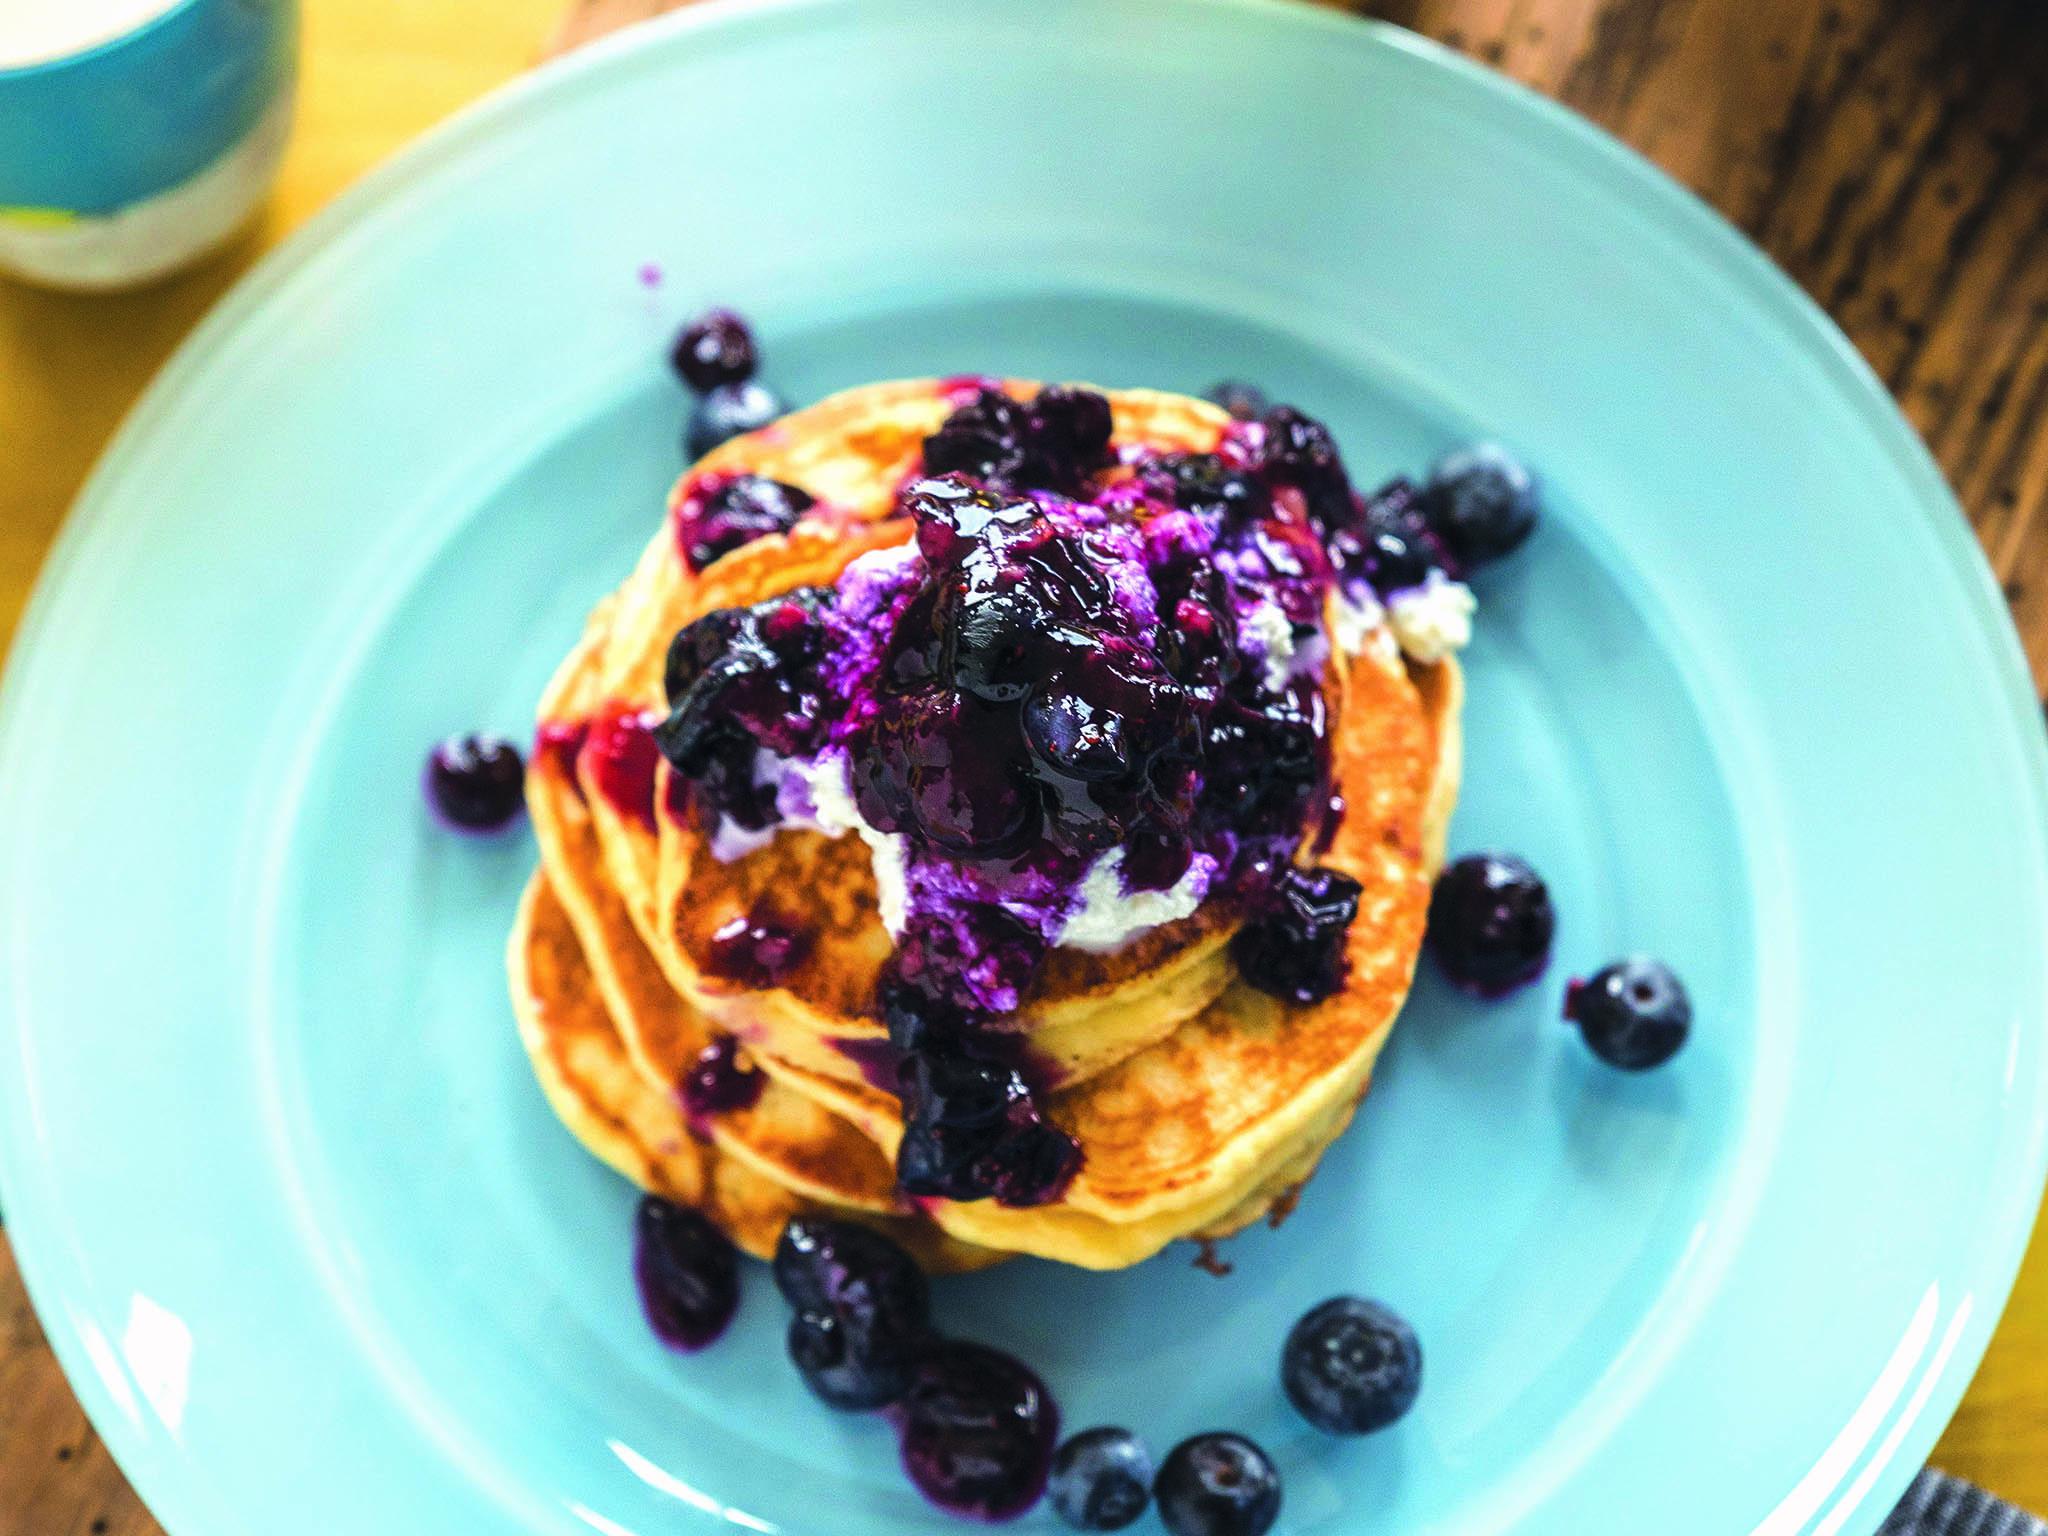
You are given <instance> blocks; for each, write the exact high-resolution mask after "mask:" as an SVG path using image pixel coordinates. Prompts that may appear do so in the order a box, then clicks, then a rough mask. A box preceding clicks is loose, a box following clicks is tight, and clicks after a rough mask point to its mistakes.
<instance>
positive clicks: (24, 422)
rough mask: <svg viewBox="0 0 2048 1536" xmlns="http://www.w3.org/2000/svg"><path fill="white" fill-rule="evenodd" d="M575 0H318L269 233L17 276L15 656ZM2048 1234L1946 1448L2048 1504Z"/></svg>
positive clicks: (6, 544) (2, 601)
mask: <svg viewBox="0 0 2048 1536" xmlns="http://www.w3.org/2000/svg"><path fill="white" fill-rule="evenodd" d="M566 3H567V0H305V7H306V15H305V47H304V62H303V75H302V84H301V93H300V107H299V121H298V126H297V129H296V131H295V133H294V135H293V139H292V143H291V148H290V150H289V153H288V154H287V156H286V159H285V164H284V170H283V175H282V177H281V180H280V182H279V186H278V190H277V194H276V196H275V198H274V199H273V201H272V203H271V205H270V206H269V208H268V209H267V210H266V212H265V213H264V215H263V216H262V219H261V221H260V223H259V224H258V225H257V227H256V228H255V230H254V231H253V232H252V233H251V234H250V235H249V236H248V237H247V238H245V239H244V240H242V241H241V242H240V243H239V244H237V245H236V246H235V247H234V248H233V249H231V250H229V251H227V252H225V253H223V254H222V255H221V256H219V257H217V258H215V259H214V260H212V261H211V262H209V263H208V264H207V265H206V266H205V267H203V268H201V269H200V270H198V271H196V272H193V273H191V274H189V275H187V276H184V277H181V278H178V279H175V280H173V281H170V282H168V283H165V284H162V285H160V286H158V287H156V288H153V289H151V290H148V291H146V292H143V293H139V294H130V295H124V296H120V297H114V298H73V297H65V296H61V295H56V294H47V293H40V292H35V291H32V290H29V289H25V288H19V287H15V286H12V285H9V284H8V283H6V282H5V281H4V280H0V648H4V645H5V642H6V640H7V639H8V638H9V637H11V635H12V634H13V630H14V626H15V623H16V621H17V619H18V618H19V616H20V612H21V608H22V605H23V604H24V603H25V602H26V601H27V597H28V592H29V588H30V586H31V584H32V583H33V581H34V577H35V572H36V569H37V567H38V565H39V564H40V563H41V560H42V556H43V553H44V551H45V549H46V548H47V547H48V544H49V541H50V539H51V537H52V535H53V534H54V533H55V532H56V529H57V524H58V522H59V520H60V519H61V517H62V515H63V512H64V509H65V508H66V506H67V505H68V504H69V503H70V501H71V498H72V497H73V495H74V494H75V493H76V491H77V489H78V486H79V484H80V483H81V482H82V481H83V480H84V478H85V475H86V472H87V471H88V470H89V469H90V468H91V465H92V462H93V460H94V458H95V457H96V456H97V455H98V453H99V451H100V449H101V448H102V447H103V446H104V445H105V443H106V440H107V438H108V436H109V434H110V433H112V431H113V430H114V428H115V426H116V425H117V424H118V423H119V421H120V419H121V416H122V415H123V413H125V412H126V411H127V409H128V407H129V406H130V405H131V404H132V403H133V401H134V399H135V397H136V395H137V394H138V393H139V392H140V391H141V389H142V387H143V385H144V384H145V383H146V382H147V381H148V379H149V377H150V375H151V374H153V373H154V372H155V370H156V368H157V367H158V365H159V364H161V363H162V362H163V360H164V359H165V357H167V356H168V355H169V354H170V352H171V350H172V348H174V347H175V346H176V345H177V343H178V341H179V339H180V338H181V337H182V336H183V335H184V334H185V332H186V331H187V330H188V329H190V327H191V325H192V323H193V322H194V321H195V320H196V319H197V318H198V317H199V316H200V315H201V314H202V313H204V311H205V310H206V308H207V306H208V305H210V304H211V303H212V302H213V301H214V300H215V299H216V298H217V297H218V296H219V295H220V293H221V292H222V290H224V289H225V288H226V287H227V286H228V284H229V283H231V282H232V281H233V280H234V278H235V277H236V276H237V275H239V273H240V272H241V271H242V270H243V269H244V268H246V267H247V266H248V265H249V263H250V262H251V261H252V260H254V259H255V257H256V256H258V255H260V254H261V253H262V251H264V250H265V249H267V248H268V247H270V246H271V245H274V244H275V243H276V242H277V241H278V240H280V239H281V238H283V236H284V235H285V234H286V233H288V232H289V231H290V230H291V229H293V228H294V227H296V226H297V225H298V224H299V222H300V221H301V220H303V219H304V218H305V217H306V216H307V215H308V214H310V213H311V212H312V211H313V210H314V209H316V208H318V207H320V206H321V205H322V204H324V203H325V202H326V201H327V200H328V199H329V198H330V197H332V196H333V195H334V193H335V192H337V191H339V190H340V189H341V188H342V187H343V186H345V185H347V184H348V183H349V182H350V181H352V180H354V179H355V178H356V177H357V176H358V175H359V174H361V172H362V171H364V170H365V169H367V168H368V167H369V166H371V165H373V164H375V163H376V162H377V161H379V160H382V159H383V158H384V157H385V156H386V155H388V154H389V153H390V152H391V151H393V150H394V149H396V148H398V147H399V146H400V145H401V144H404V143H405V142H406V141H407V140H409V139H411V138H413V137H414V136H415V135H417V134H418V133H419V132H420V131H421V130H422V129H424V128H426V127H427V126H428V125H429V124H431V123H433V122H435V121H437V120H438V119H440V118H442V117H445V116H446V115H447V114H448V113H449V112H451V111H453V110H454V109H455V108H457V107H459V106H461V105H462V104H463V103H465V102H467V101H470V100H471V99H473V98H475V97H476V96H479V95H481V94H482V93H483V92H484V91H486V90H488V89H489V88H490V87H492V86H494V85H496V84H498V83H499V82H501V81H503V80H505V79H507V78H509V77H511V76H512V75H514V74H517V73H518V72H519V71H520V70H522V69H524V68H526V67H527V66H529V65H530V64H532V63H533V62H534V61H535V60H537V59H538V58H539V57H540V56H541V54H542V52H543V49H544V47H545V45H546V42H547V40H548V38H549V37H550V35H551V34H552V32H553V30H554V28H555V26H556V24H557V22H558V21H559V20H560V18H561V15H562V13H563V11H564V9H565V7H566ZM2044 1372H2048V1232H2044V1233H2043V1234H2042V1235H2041V1236H2039V1237H2037V1240H2036V1242H2035V1244H2034V1250H2033V1254H2032V1256H2031V1258H2030V1261H2029V1264H2028V1266H2027V1270H2026V1273H2025V1274H2024V1275H2023V1276H2022V1279H2021V1284H2020V1289H2019V1291H2018V1292H2017V1294H2016V1295H2015V1298H2014V1302H2013V1305H2012V1307H2011V1309H2010V1311H2009V1312H2008V1314H2007V1316H2006V1319H2005V1322H2004V1324H2003V1325H2002V1327H2001V1328H2000V1330H1999V1334H1998V1338H1997V1340H1996V1341H1995V1342H1994V1344H1993V1346H1992V1350H1991V1354H1990V1356H1989V1357H1988V1358H1987V1360H1986V1362H1985V1365H1984V1367H1983V1369H1982V1370H1981V1371H1980V1373H1979V1375H1978V1378H1977V1380H1976V1382H1975V1383H1974V1385H1973V1386H1972V1388H1971V1391H1970V1396H1969V1398H1968V1399H1966V1400H1965V1403H1964V1405H1963V1410H1962V1412H1961V1414H1959V1416H1958V1419H1957V1422H1956V1424H1955V1426H1954V1427H1953V1428H1952V1429H1951V1431H1950V1433H1949V1436H1948V1437H1947V1439H1945V1440H1944V1441H1943V1444H1942V1447H1941V1450H1940V1452H1939V1453H1938V1454H1937V1456H1936V1462H1937V1464H1938V1465H1941V1466H1944V1467H1946V1468H1948V1469H1950V1470H1952V1471H1955V1472H1958V1473H1961V1474H1963V1475H1965V1476H1969V1477H1974V1478H1976V1479H1977V1480H1978V1481H1980V1482H1983V1483H1985V1484H1986V1485H1988V1486H1990V1487H1991V1488H1993V1489H1994V1490H1995V1491H1998V1492H2000V1493H2003V1494H2005V1495H2006V1496H2007V1497H2009V1498H2014V1499H2017V1500H2020V1501H2022V1502H2025V1503H2030V1504H2031V1505H2032V1506H2033V1507H2035V1508H2037V1509H2043V1508H2048V1430H2044V1428H2043V1426H2042V1425H2041V1424H2040V1423H2039V1422H2038V1421H2037V1420H2036V1418H2035V1415H2037V1414H2038V1412H2039V1410H2040V1392H2039V1389H2038V1382H2039V1380H2040V1379H2041V1377H2042V1375H2043V1373H2044Z"/></svg>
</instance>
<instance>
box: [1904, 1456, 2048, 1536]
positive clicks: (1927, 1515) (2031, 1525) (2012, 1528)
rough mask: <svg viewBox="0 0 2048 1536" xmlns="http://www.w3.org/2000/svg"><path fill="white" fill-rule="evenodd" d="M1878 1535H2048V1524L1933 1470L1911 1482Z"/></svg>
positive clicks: (1973, 1486)
mask: <svg viewBox="0 0 2048 1536" xmlns="http://www.w3.org/2000/svg"><path fill="white" fill-rule="evenodd" d="M1878 1536H2048V1521H2043V1520H2037V1519H2035V1518H2034V1517H2033V1516H2032V1515H2030V1514H2028V1513H2027V1512H2026V1511H2025V1510H2023V1509H2016V1508H2014V1507H2013V1506H2012V1505H2010V1504H2008V1503H2006V1502H2005V1501H2004V1500H2002V1499H1994V1498H1993V1497H1992V1496H1991V1495H1990V1494H1988V1493H1986V1492H1985V1491H1984V1490H1983V1489H1982V1488H1979V1487H1977V1486H1976V1485H1975V1484H1974V1483H1966V1482H1964V1481H1963V1480H1962V1479H1961V1478H1959V1477H1950V1476H1949V1475H1948V1474H1947V1473H1946V1472H1937V1471H1935V1470H1934V1469H1933V1468H1932V1467H1929V1468H1928V1469H1927V1470H1926V1471H1925V1472H1922V1473H1921V1474H1920V1475H1919V1476H1918V1477H1916V1478H1914V1479H1913V1486H1912V1487H1911V1488H1908V1489H1907V1490H1906V1496H1905V1497H1904V1498H1903V1499H1901V1500H1899V1507H1898V1508H1897V1509H1895V1510H1893V1511H1892V1513H1891V1518H1890V1519H1888V1520H1886V1521H1885V1523H1884V1528H1883V1529H1882V1530H1880V1531H1879V1532H1878Z"/></svg>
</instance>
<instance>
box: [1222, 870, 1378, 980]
mask: <svg viewBox="0 0 2048 1536" xmlns="http://www.w3.org/2000/svg"><path fill="white" fill-rule="evenodd" d="M1358 893H1359V885H1358V882H1357V881H1356V880H1354V879H1352V878H1351V877H1350V876H1349V875H1346V874H1342V873H1340V872H1339V871H1337V870H1334V869H1326V868H1320V867H1319V868H1316V869H1299V868H1296V867H1295V866H1293V865H1289V866H1287V867H1286V868H1285V869H1283V870H1281V871H1280V876H1279V879H1278V880H1277V882H1276V883H1275V886H1274V889H1273V893H1272V897H1271V905H1270V907H1269V909H1268V910H1267V911H1265V912H1263V913H1261V914H1259V915H1257V916H1255V917H1254V918H1253V919H1252V920H1251V921H1250V922H1248V923H1246V924H1245V925H1244V927H1242V928H1240V929H1239V930H1238V931H1237V934H1236V936H1235V937H1234V938H1232V940H1231V942H1230V955H1231V958H1232V959H1233V960H1235V961H1236V962H1237V968H1238V972H1239V973H1240V974H1241V975H1242V976H1243V977H1244V979H1245V980H1246V981H1248V982H1250V983H1251V985H1253V986H1254V987H1257V988H1258V989H1259V990H1260V991H1261V992H1265V993H1268V994H1270V995H1271V996H1273V997H1277V998H1279V999H1280V1000H1281V1001H1282V1002H1286V1003H1300V1004H1307V1003H1316V1002H1321V1001H1322V1000H1323V999H1324V998H1326V997H1329V996H1331V995H1332V994H1334V993H1335V992H1336V991H1337V990H1338V989H1339V988H1341V987H1342V986H1343V985H1344V936H1345V934H1346V933H1348V932H1349V931H1350V928H1351V922H1352V919H1353V918H1355V917H1357V916H1358Z"/></svg>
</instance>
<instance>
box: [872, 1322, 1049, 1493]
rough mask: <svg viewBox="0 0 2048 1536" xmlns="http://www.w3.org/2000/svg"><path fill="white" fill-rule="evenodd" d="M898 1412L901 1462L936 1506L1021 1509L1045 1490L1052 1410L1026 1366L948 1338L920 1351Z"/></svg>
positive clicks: (977, 1345) (1005, 1356) (1047, 1396)
mask: <svg viewBox="0 0 2048 1536" xmlns="http://www.w3.org/2000/svg"><path fill="white" fill-rule="evenodd" d="M901 1413H902V1434H903V1440H902V1455H903V1469H904V1471H905V1472H907V1473H909V1475H910V1480H911V1481H912V1482H913V1483H915V1484H916V1485H917V1487H918V1489H919V1491H920V1492H922V1493H923V1494H924V1495H925V1497H926V1498H928V1499H930V1500H931V1501H932V1502H933V1503H934V1504H937V1505H938V1506H939V1507H940V1508H941V1509H946V1510H950V1511H952V1512H953V1513H955V1514H961V1515H967V1516H970V1517H972V1518H974V1519H978V1520H1007V1519H1010V1518H1011V1517H1013V1516H1016V1515H1020V1514H1022V1513H1023V1512H1024V1511H1025V1510H1027V1509H1029V1508H1030V1507H1031V1506H1032V1505H1033V1504H1035V1503H1036V1502H1037V1501H1038V1496H1039V1495H1040V1494H1041V1493H1043V1492H1044V1491H1045V1478H1046V1472H1047V1469H1048V1467H1049V1465H1050V1463H1051V1461H1052V1448H1053V1442H1054V1441H1055V1440H1056V1439H1057V1438H1058V1436H1059V1411H1058V1409H1057V1408H1055V1407H1054V1405H1053V1401H1052V1397H1051V1395H1050V1394H1049V1393H1048V1392H1047V1391H1046V1390H1045V1384H1044V1383H1043V1382H1041V1381H1040V1380H1039V1379H1038V1378H1037V1377H1036V1376H1034V1375H1033V1374H1032V1373H1031V1372H1030V1371H1029V1370H1028V1369H1027V1368H1026V1367H1025V1366H1023V1365H1022V1364H1020V1363H1019V1362H1018V1361H1016V1360H1013V1359H1011V1358H1010V1357H1009V1356H1008V1355H1005V1354H1002V1353H1000V1352H999V1351H996V1350H993V1349H989V1348H986V1347H985V1346H983V1345H980V1344H967V1343H961V1342H958V1341H947V1342H944V1343H939V1344H935V1345H933V1346H932V1347H931V1348H929V1349H928V1350H926V1351H925V1353H924V1354H923V1355H922V1356H920V1357H919V1359H918V1362H917V1367H916V1370H915V1371H914V1372H913V1374H912V1378H911V1383H910V1390H909V1391H908V1392H907V1393H906V1394H905V1395H904V1398H903V1406H902V1409H901Z"/></svg>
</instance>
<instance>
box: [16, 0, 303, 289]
mask: <svg viewBox="0 0 2048 1536" xmlns="http://www.w3.org/2000/svg"><path fill="white" fill-rule="evenodd" d="M297 40H298V3H297V0H0V273H12V274H14V275H16V276H20V277H26V278H30V279H32V280H35V281H39V282H45V283H50V284H53V285H56V286H60V287H70V288H119V287H126V286H129V285H131V284H134V283H140V282H146V281H148V280H150V279H151V278H154V277H159V276H162V275H163V274H165V273H167V272H171V271H174V270H176V269H177V268H179V267H182V266H184V265H186V264H187V263H188V262H190V261H193V260H195V259H196V258H198V257H199V256H201V255H203V254H205V253H206V252H207V251H209V250H211V249H213V248H214V247H216V246H218V245H220V244H221V243H223V242H224V241H226V240H227V239H228V238H229V237H230V236H231V235H233V234H234V232H235V231H236V230H237V229H239V228H240V227H241V226H242V225H243V224H244V223H245V222H246V221H247V219H248V218H249V215H250V214H251V213H252V212H254V210H255V209H256V207H257V205H258V204H259V203H261V201H262V200H263V197H264V195H265V194H266V193H267V192H268V191H269V189H270V184H271V182H272V180H273V179H274V177H275V175H276V172H277V165H278V160H279V158H280V157H281V155H282V153H283V150H284V140H285V135H286V132H287V130H288V128H289V126H290V122H291V101H292V86H293V80H294V73H295V60H296V52H297Z"/></svg>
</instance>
